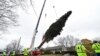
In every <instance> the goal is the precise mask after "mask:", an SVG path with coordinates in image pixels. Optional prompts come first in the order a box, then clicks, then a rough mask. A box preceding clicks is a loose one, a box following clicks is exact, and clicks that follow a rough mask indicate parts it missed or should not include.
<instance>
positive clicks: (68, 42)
mask: <svg viewBox="0 0 100 56" xmlns="http://www.w3.org/2000/svg"><path fill="white" fill-rule="evenodd" d="M78 41H79V39H78V38H74V37H73V36H72V35H67V36H66V37H59V38H58V39H57V42H56V41H54V43H55V44H56V45H61V46H65V47H69V46H74V45H75V44H76V43H77V42H78Z"/></svg>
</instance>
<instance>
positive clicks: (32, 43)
mask: <svg viewBox="0 0 100 56" xmlns="http://www.w3.org/2000/svg"><path fill="white" fill-rule="evenodd" d="M45 3H46V0H44V3H43V6H42V9H41V12H40V15H39V18H38V22H37V25H36V28H35V30H34V34H33V38H32V42H31V46H30V49H31V50H32V48H33V47H34V42H35V36H36V33H37V32H38V30H37V29H38V25H39V22H40V19H41V15H42V12H43V9H44V6H45Z"/></svg>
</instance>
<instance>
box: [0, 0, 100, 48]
mask: <svg viewBox="0 0 100 56" xmlns="http://www.w3.org/2000/svg"><path fill="white" fill-rule="evenodd" d="M43 1H44V0H33V4H34V8H35V10H36V13H37V15H38V16H39V13H40V10H41V7H42V4H43ZM53 6H55V8H53ZM26 7H27V8H26V10H27V12H25V10H22V9H20V8H19V9H17V13H18V15H19V19H18V23H19V25H20V26H19V27H13V28H10V30H9V33H6V34H4V35H2V36H1V37H0V38H1V39H0V45H2V44H3V45H2V46H0V48H4V47H5V46H6V45H7V44H8V43H10V41H12V40H15V39H16V40H18V39H19V38H20V37H21V38H22V39H21V45H23V46H24V47H29V46H30V44H31V39H32V36H33V33H34V29H35V27H36V23H37V20H38V17H37V16H36V15H35V13H34V11H33V9H32V7H31V6H30V5H28V6H26ZM69 10H72V15H71V16H70V17H69V18H68V21H67V22H66V25H65V27H64V28H63V31H62V33H61V35H60V36H62V37H63V36H67V35H68V34H71V35H73V36H75V37H78V38H88V39H93V38H94V37H98V36H100V25H99V24H100V0H47V2H46V5H45V8H44V11H43V15H42V17H41V20H40V24H39V27H38V33H37V34H36V39H35V46H38V45H39V44H40V43H41V40H42V36H43V34H44V33H45V31H46V30H47V29H48V28H49V26H50V25H51V24H52V23H53V22H55V21H56V20H57V19H58V18H59V17H61V16H62V15H63V14H65V13H66V12H67V11H69ZM45 14H47V15H46V16H45ZM2 37H3V38H2ZM53 45H54V44H53V42H52V41H51V42H49V43H48V44H45V45H44V47H46V46H53Z"/></svg>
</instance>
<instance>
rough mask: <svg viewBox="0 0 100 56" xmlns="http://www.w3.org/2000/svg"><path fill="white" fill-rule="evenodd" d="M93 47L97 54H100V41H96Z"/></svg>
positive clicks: (97, 55)
mask: <svg viewBox="0 0 100 56" xmlns="http://www.w3.org/2000/svg"><path fill="white" fill-rule="evenodd" d="M92 49H93V50H94V51H95V54H96V56H100V43H98V41H94V43H93V45H92Z"/></svg>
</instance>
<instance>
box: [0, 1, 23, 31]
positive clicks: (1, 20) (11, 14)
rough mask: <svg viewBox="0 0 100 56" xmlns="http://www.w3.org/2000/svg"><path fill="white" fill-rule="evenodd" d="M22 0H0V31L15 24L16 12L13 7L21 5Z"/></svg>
mask: <svg viewBox="0 0 100 56" xmlns="http://www.w3.org/2000/svg"><path fill="white" fill-rule="evenodd" d="M23 1H24V0H0V31H7V28H8V27H10V26H16V25H18V24H17V16H18V15H17V14H16V13H15V11H14V10H15V8H17V7H18V6H20V5H22V2H23Z"/></svg>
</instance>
